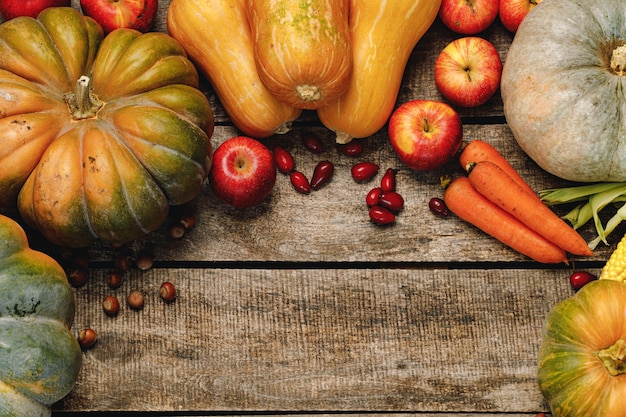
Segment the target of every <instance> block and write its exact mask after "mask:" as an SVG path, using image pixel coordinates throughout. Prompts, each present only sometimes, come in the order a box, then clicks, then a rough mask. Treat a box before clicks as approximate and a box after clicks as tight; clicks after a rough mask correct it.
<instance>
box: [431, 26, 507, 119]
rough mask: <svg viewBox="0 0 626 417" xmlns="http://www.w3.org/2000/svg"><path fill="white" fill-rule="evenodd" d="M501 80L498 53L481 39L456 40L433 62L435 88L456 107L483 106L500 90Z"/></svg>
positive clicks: (470, 37)
mask: <svg viewBox="0 0 626 417" xmlns="http://www.w3.org/2000/svg"><path fill="white" fill-rule="evenodd" d="M501 77H502V59H501V58H500V55H499V54H498V50H497V49H496V47H495V46H494V45H493V44H492V43H491V42H489V41H488V40H486V39H483V38H480V37H476V36H466V37H463V38H459V39H455V40H454V41H452V42H450V43H449V44H448V45H447V46H446V47H445V48H444V49H443V50H442V51H441V52H440V54H439V55H438V56H437V58H436V59H435V85H436V86H437V89H438V90H439V91H440V92H441V94H442V95H443V96H444V98H445V99H446V100H448V101H449V102H450V103H451V104H452V105H455V106H459V107H477V106H480V105H482V104H485V103H486V102H487V101H488V100H489V99H490V98H491V97H492V96H493V95H494V94H495V93H496V92H497V91H498V89H499V88H500V79H501Z"/></svg>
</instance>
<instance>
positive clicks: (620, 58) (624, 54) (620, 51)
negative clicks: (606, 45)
mask: <svg viewBox="0 0 626 417" xmlns="http://www.w3.org/2000/svg"><path fill="white" fill-rule="evenodd" d="M611 69H612V70H613V72H615V74H617V75H620V76H621V75H625V74H626V45H622V46H618V47H617V48H615V49H614V50H613V54H612V55H611Z"/></svg>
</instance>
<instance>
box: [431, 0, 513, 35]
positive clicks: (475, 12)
mask: <svg viewBox="0 0 626 417" xmlns="http://www.w3.org/2000/svg"><path fill="white" fill-rule="evenodd" d="M499 3H500V0H442V2H441V7H440V8H439V18H440V19H441V21H442V22H443V24H444V25H446V26H447V27H448V29H450V30H452V31H454V32H456V33H460V34H463V35H474V34H476V33H479V32H482V31H483V30H485V29H487V28H488V27H489V26H490V25H491V24H492V23H493V22H494V21H495V20H496V18H497V17H498V8H499Z"/></svg>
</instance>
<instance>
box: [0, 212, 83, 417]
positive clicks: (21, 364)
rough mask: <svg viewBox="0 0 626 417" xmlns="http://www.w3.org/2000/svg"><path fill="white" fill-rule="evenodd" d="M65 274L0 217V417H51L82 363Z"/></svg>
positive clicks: (73, 301) (9, 222)
mask: <svg viewBox="0 0 626 417" xmlns="http://www.w3.org/2000/svg"><path fill="white" fill-rule="evenodd" d="M74 309H75V300H74V292H73V291H72V288H71V287H70V285H69V284H68V281H67V277H66V274H65V271H64V270H63V268H61V266H60V265H59V264H58V263H57V262H56V261H55V260H54V259H52V258H51V257H49V256H48V255H46V254H44V253H42V252H38V251H35V250H33V249H31V248H30V247H29V244H28V240H27V237H26V234H25V233H24V230H23V229H22V228H21V227H20V225H19V224H17V223H16V222H15V221H13V220H11V219H9V218H8V217H5V216H2V215H0V416H2V417H17V416H24V417H36V416H49V415H51V409H50V406H51V405H52V404H54V403H55V402H57V401H59V400H61V399H62V398H63V397H64V396H66V395H67V394H68V393H69V392H70V391H71V390H72V389H73V387H74V385H75V383H76V379H77V378H78V372H79V371H80V367H81V364H82V354H81V350H80V346H79V345H78V342H77V340H76V337H74V336H73V335H72V333H71V332H70V327H71V325H72V322H73V320H74Z"/></svg>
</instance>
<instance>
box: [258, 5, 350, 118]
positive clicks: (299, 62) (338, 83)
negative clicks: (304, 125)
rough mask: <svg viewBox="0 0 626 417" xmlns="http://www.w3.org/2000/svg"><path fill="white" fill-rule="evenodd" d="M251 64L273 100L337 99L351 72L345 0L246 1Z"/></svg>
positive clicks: (315, 103) (314, 104)
mask: <svg viewBox="0 0 626 417" xmlns="http://www.w3.org/2000/svg"><path fill="white" fill-rule="evenodd" d="M248 12H249V17H250V19H249V21H250V27H251V30H252V37H253V43H254V55H255V59H256V66H257V70H258V72H259V76H260V78H261V81H263V83H264V84H265V86H266V87H267V89H268V90H269V91H270V92H271V93H272V94H273V95H274V97H276V98H277V99H278V100H280V101H283V102H285V103H287V104H289V105H291V106H294V107H297V108H302V109H308V110H313V109H317V108H319V107H321V106H323V105H325V104H327V103H330V102H331V101H333V100H336V99H338V98H339V97H340V96H341V95H342V94H343V93H344V92H345V91H346V89H347V88H348V85H349V82H350V76H351V74H352V47H351V43H350V28H349V24H348V18H349V4H348V2H347V1H346V0H248Z"/></svg>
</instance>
